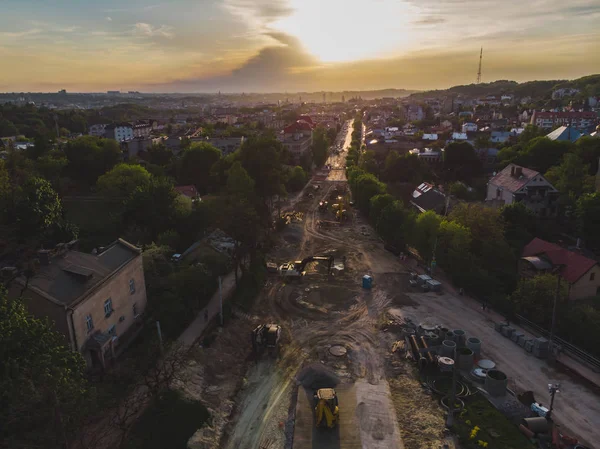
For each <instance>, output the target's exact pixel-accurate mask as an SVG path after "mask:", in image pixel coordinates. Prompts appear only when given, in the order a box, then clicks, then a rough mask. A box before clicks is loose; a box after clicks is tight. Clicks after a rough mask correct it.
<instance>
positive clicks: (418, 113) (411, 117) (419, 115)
mask: <svg viewBox="0 0 600 449" xmlns="http://www.w3.org/2000/svg"><path fill="white" fill-rule="evenodd" d="M424 118H425V112H423V108H422V107H421V106H419V105H415V104H411V105H408V106H407V107H406V120H407V121H409V122H418V121H420V120H423V119H424Z"/></svg>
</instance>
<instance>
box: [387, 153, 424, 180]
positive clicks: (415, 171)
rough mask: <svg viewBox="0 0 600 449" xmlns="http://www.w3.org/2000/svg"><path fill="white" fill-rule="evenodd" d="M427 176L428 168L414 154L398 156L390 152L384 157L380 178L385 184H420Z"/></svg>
mask: <svg viewBox="0 0 600 449" xmlns="http://www.w3.org/2000/svg"><path fill="white" fill-rule="evenodd" d="M428 175H429V168H428V167H426V166H425V165H424V162H423V161H422V160H421V159H419V157H418V156H417V155H416V154H410V153H409V154H405V155H402V156H399V155H398V153H397V152H396V151H390V153H389V154H388V155H387V156H386V159H385V164H384V170H383V173H382V178H383V179H384V180H385V181H387V182H409V183H413V184H416V183H420V182H422V181H423V179H424V178H425V177H427V176H428Z"/></svg>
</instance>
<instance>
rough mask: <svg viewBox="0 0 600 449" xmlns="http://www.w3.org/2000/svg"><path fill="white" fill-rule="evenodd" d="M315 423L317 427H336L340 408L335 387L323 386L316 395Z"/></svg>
mask: <svg viewBox="0 0 600 449" xmlns="http://www.w3.org/2000/svg"><path fill="white" fill-rule="evenodd" d="M314 402H315V425H316V426H317V427H325V426H326V427H328V428H329V429H332V428H334V427H335V426H336V425H337V423H338V419H339V415H340V409H339V404H338V397H337V394H336V393H335V390H334V389H333V388H321V389H320V390H317V391H316V393H315V395H314Z"/></svg>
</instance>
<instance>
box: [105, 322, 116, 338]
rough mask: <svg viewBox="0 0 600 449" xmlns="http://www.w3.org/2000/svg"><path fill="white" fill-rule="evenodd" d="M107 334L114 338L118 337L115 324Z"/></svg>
mask: <svg viewBox="0 0 600 449" xmlns="http://www.w3.org/2000/svg"><path fill="white" fill-rule="evenodd" d="M106 333H107V334H108V335H112V336H113V337H114V336H116V335H117V326H115V325H114V324H113V325H112V326H111V327H109V328H108V330H107V331H106Z"/></svg>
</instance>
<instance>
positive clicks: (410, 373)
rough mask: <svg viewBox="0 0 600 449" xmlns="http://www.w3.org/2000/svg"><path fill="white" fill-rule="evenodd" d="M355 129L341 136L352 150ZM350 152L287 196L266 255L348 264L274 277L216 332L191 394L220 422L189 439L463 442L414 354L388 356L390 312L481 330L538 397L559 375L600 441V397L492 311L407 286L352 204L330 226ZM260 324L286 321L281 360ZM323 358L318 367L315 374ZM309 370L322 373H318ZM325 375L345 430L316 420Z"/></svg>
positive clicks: (577, 424) (259, 447) (583, 426)
mask: <svg viewBox="0 0 600 449" xmlns="http://www.w3.org/2000/svg"><path fill="white" fill-rule="evenodd" d="M350 132H351V129H350V131H349V132H348V135H347V136H345V137H344V136H343V141H344V142H345V145H346V146H347V145H349V143H350V136H349V134H350ZM344 160H345V154H344V153H342V154H340V155H339V156H332V157H331V158H330V160H329V161H328V164H331V166H332V168H333V170H331V171H329V172H328V173H327V174H326V176H325V175H323V174H322V173H321V174H319V176H318V178H319V181H318V184H319V185H320V189H318V190H315V189H314V187H312V185H314V182H313V183H312V184H311V183H309V185H308V186H307V187H306V188H305V189H304V190H303V192H301V193H300V194H299V195H298V196H297V197H295V198H293V199H292V200H290V201H289V202H288V204H287V208H286V209H285V210H287V211H289V212H301V213H300V214H296V215H294V218H293V219H291V220H290V223H289V224H288V225H287V226H286V228H285V229H284V231H282V232H281V233H279V234H278V237H277V238H278V239H279V241H278V243H277V244H276V245H275V247H274V248H273V250H272V252H271V254H269V257H270V258H271V260H272V261H274V262H277V263H283V262H287V261H293V260H300V259H302V258H304V257H306V256H309V255H323V254H327V255H333V256H334V258H335V262H336V263H338V262H343V264H344V268H343V270H342V271H334V273H333V274H327V270H326V268H325V267H324V266H323V265H322V264H321V263H313V264H309V265H308V266H307V267H306V271H307V274H306V276H304V277H303V278H302V280H301V281H299V282H298V281H293V282H287V283H286V282H284V281H283V280H282V279H280V278H278V277H272V278H271V279H270V280H269V281H268V283H267V285H266V287H265V288H264V289H263V291H262V293H261V295H260V297H259V298H258V300H257V302H256V305H255V307H254V309H253V311H252V315H251V316H240V317H239V318H238V319H237V320H235V321H234V322H233V323H232V324H230V325H229V326H228V327H226V329H225V330H224V332H223V334H222V335H219V336H218V338H217V340H216V342H215V345H214V347H213V346H211V348H208V349H206V348H205V349H200V350H199V351H198V354H199V355H198V359H197V360H196V362H195V365H193V366H191V367H190V370H191V371H192V374H193V373H196V377H195V379H197V380H196V381H194V382H192V387H191V389H192V390H193V391H191V392H190V394H191V395H195V397H202V399H203V400H204V401H208V405H209V407H210V408H211V411H213V413H214V414H215V415H216V417H217V418H216V420H215V421H214V422H213V426H212V428H209V429H203V430H201V431H199V432H198V433H197V435H195V437H194V438H193V439H192V441H190V447H192V448H193V449H208V448H217V447H222V448H231V449H233V448H235V449H280V448H281V449H283V448H285V449H291V448H292V447H293V448H296V449H304V448H309V447H310V448H317V447H318V448H320V449H330V448H335V449H342V448H348V449H350V448H354V447H362V448H364V449H367V448H369V449H372V448H375V449H388V448H389V449H391V448H394V449H398V448H404V447H406V449H426V448H427V449H429V448H436V449H437V448H439V447H442V445H443V444H448V447H454V446H453V444H452V443H451V442H449V441H448V440H447V437H446V435H445V434H444V429H445V425H444V415H443V412H442V411H441V409H440V407H439V405H438V402H437V401H436V400H434V399H432V397H431V396H429V395H428V393H427V391H425V390H424V389H423V388H421V384H420V382H419V380H418V377H417V375H416V373H415V372H414V370H413V369H412V365H411V362H407V361H404V360H400V359H399V358H398V356H397V354H392V353H391V347H392V344H393V343H394V341H395V340H396V339H398V335H396V334H395V333H394V330H393V329H389V328H386V327H385V326H384V325H383V323H384V322H385V321H386V319H387V318H388V317H389V316H392V317H394V318H395V319H397V320H399V321H402V320H407V319H408V320H411V321H412V322H414V323H419V322H423V321H428V322H432V323H439V324H444V325H445V326H446V327H449V328H461V329H464V330H465V331H466V332H467V334H468V336H476V337H478V338H480V339H481V340H482V341H483V347H482V352H483V355H484V356H485V357H488V358H490V359H492V360H494V361H495V362H496V363H497V364H498V368H499V369H501V370H503V371H505V372H506V373H507V374H508V376H509V378H510V379H511V383H510V387H511V388H513V389H514V390H516V391H517V392H520V391H524V390H532V391H533V392H534V394H535V396H536V399H538V400H541V401H546V400H547V390H546V387H547V384H548V383H549V382H554V381H560V382H561V385H562V388H561V392H560V394H559V396H558V397H557V399H556V403H555V415H554V416H555V418H556V419H557V421H558V422H559V423H560V424H562V425H563V426H564V427H565V428H566V429H568V430H569V432H570V433H571V434H573V435H575V436H577V437H579V438H581V439H582V440H584V441H587V442H590V441H598V440H600V433H599V432H600V430H599V429H600V428H599V427H598V426H593V423H594V422H600V410H599V409H598V408H599V405H598V404H600V402H599V401H598V396H597V395H596V394H595V393H594V392H593V391H591V390H589V389H588V388H587V387H586V386H585V385H582V384H579V383H577V382H576V381H574V380H572V379H570V378H569V377H567V376H566V375H565V374H562V373H560V372H558V371H556V370H554V369H553V368H551V367H550V366H548V364H547V363H546V362H543V361H540V360H538V359H536V358H534V357H533V356H531V355H530V354H528V353H526V352H524V351H523V350H522V349H521V348H519V347H518V346H516V345H515V344H514V343H513V342H512V341H509V340H508V339H506V338H504V337H502V336H500V335H499V334H498V333H496V332H495V331H494V329H493V322H492V320H491V317H490V316H486V315H483V314H482V312H481V311H480V310H479V309H478V308H477V307H476V306H475V305H474V304H471V303H470V302H469V300H468V299H467V298H463V297H454V296H451V295H449V294H444V295H436V294H420V293H415V292H414V291H413V290H410V287H409V285H408V275H409V273H408V271H407V269H406V268H405V267H404V265H402V264H401V263H400V262H399V261H398V259H397V258H396V257H395V256H393V255H392V254H391V253H389V252H388V251H385V250H384V248H383V244H382V242H381V241H380V240H379V239H378V237H377V236H376V234H375V233H374V231H373V230H372V228H371V227H370V226H369V225H368V223H367V222H366V221H365V220H364V219H362V218H361V217H360V216H358V214H357V213H356V211H354V209H352V208H349V209H348V211H349V219H348V221H347V222H346V223H344V224H342V225H335V224H332V223H333V222H334V220H335V217H334V215H333V212H332V211H320V210H319V207H318V204H319V201H322V200H325V199H326V200H327V201H330V202H331V200H332V198H333V199H334V200H335V199H337V196H338V195H341V196H345V195H346V194H347V192H348V187H347V183H346V181H345V175H344V170H341V169H340V170H335V169H336V168H338V167H343V166H344ZM334 189H337V192H335V193H334ZM309 193H312V194H313V195H312V198H311V195H309ZM323 222H329V223H330V225H323ZM365 274H370V275H372V276H373V278H374V288H373V289H372V290H366V289H363V288H362V286H361V281H362V276H363V275H365ZM261 322H262V323H267V322H275V323H278V324H280V325H281V326H282V329H283V336H282V344H281V350H280V353H279V356H278V357H277V358H269V357H267V356H263V357H261V358H259V359H258V360H251V359H250V358H249V357H248V354H249V353H250V348H249V346H250V341H249V337H248V336H249V332H250V329H252V328H253V326H255V325H256V324H258V323H261ZM236 339H237V340H236ZM240 341H242V343H240ZM334 345H340V346H342V347H343V348H345V349H346V351H347V353H346V354H345V355H342V356H340V357H337V356H334V355H332V354H331V353H330V351H329V350H330V348H331V347H332V346H334ZM232 347H235V349H232ZM315 366H317V367H319V369H317V370H316V371H315V370H314V369H313V368H312V367H315ZM307 370H313V371H311V372H312V374H311V376H312V377H309V378H310V379H311V380H310V381H309V380H307V375H306V373H307ZM315 373H317V374H315ZM319 373H320V374H319ZM323 373H328V374H323ZM319 383H320V386H319V387H318V388H320V387H324V386H330V387H335V388H338V389H339V390H340V409H341V412H340V426H339V427H338V428H337V429H335V430H334V431H332V432H329V433H323V431H322V429H315V428H314V425H313V423H314V417H313V411H312V406H311V405H310V404H311V402H310V400H309V399H307V398H310V394H311V391H312V389H314V388H316V387H315V385H317V384H319ZM325 432H326V431H325Z"/></svg>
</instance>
